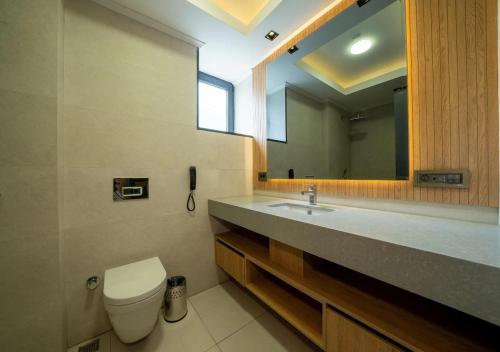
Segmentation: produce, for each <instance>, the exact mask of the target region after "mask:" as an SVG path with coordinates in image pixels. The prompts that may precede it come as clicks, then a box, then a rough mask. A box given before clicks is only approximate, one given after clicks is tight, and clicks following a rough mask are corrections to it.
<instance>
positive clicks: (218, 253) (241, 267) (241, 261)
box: [215, 241, 245, 286]
mask: <svg viewBox="0 0 500 352" xmlns="http://www.w3.org/2000/svg"><path fill="white" fill-rule="evenodd" d="M215 263H216V264H217V265H218V266H220V267H221V268H222V269H223V270H224V271H225V272H226V273H228V274H229V275H230V276H232V277H233V278H234V279H235V280H236V281H238V282H239V283H240V284H242V285H243V286H244V285H245V258H243V256H242V255H241V254H239V253H238V252H236V251H234V250H232V249H231V248H229V247H228V246H226V245H225V244H223V243H221V242H219V241H215Z"/></svg>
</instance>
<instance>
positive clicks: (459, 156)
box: [253, 0, 499, 207]
mask: <svg viewBox="0 0 500 352" xmlns="http://www.w3.org/2000/svg"><path fill="white" fill-rule="evenodd" d="M354 2H355V0H343V1H340V2H339V3H338V4H337V5H336V6H335V7H333V8H331V9H329V10H328V11H327V12H325V13H324V14H323V15H321V16H320V17H319V18H317V19H316V20H315V21H313V22H312V23H311V24H310V25H308V26H307V27H306V28H305V29H304V30H303V31H301V32H300V33H298V34H297V35H296V36H294V37H293V38H292V39H290V40H289V41H287V42H286V43H285V44H284V45H282V46H281V47H280V48H278V49H277V50H276V51H275V52H273V53H272V54H271V55H270V56H269V57H267V58H266V59H265V60H264V61H263V62H261V63H260V64H259V65H257V66H256V67H255V68H254V70H253V79H254V82H253V84H254V104H255V108H254V111H255V113H254V120H255V126H256V132H255V139H254V140H255V148H254V152H255V153H254V174H255V177H254V180H255V182H254V187H255V189H263V190H273V191H287V192H299V191H300V190H302V189H303V188H304V187H305V185H306V184H310V183H315V184H317V185H318V189H319V192H320V193H321V194H328V195H332V196H342V197H363V198H383V199H401V200H416V201H419V200H422V201H430V202H441V203H454V204H469V205H481V206H490V207H498V203H499V200H498V198H499V197H498V192H499V189H498V184H499V178H498V176H499V175H498V168H499V160H498V159H499V147H498V138H499V137H498V52H497V45H498V38H497V21H498V19H497V6H498V4H497V0H467V1H464V0H407V1H406V15H407V16H406V18H407V23H406V25H407V43H408V45H407V59H408V96H409V100H410V103H409V104H408V105H409V106H408V107H409V129H410V140H409V147H410V148H409V149H410V173H411V176H410V180H408V181H367V180H278V179H272V180H269V181H267V182H259V181H258V180H257V172H258V171H265V170H266V169H267V166H266V165H267V163H266V155H265V153H266V111H265V106H266V101H265V81H266V78H265V75H266V64H267V63H269V62H271V61H273V60H274V59H276V58H277V57H279V56H281V55H282V54H283V53H285V52H286V50H287V48H289V47H290V46H292V45H294V44H296V43H298V42H299V41H300V40H302V39H304V38H305V37H307V36H308V35H309V34H311V33H313V32H314V31H315V30H316V29H318V28H319V27H321V25H323V24H324V23H326V22H328V21H329V20H331V19H332V18H334V17H335V16H336V15H337V14H339V13H340V12H342V11H343V10H344V9H346V8H347V7H349V6H351V5H352V4H353V3H354ZM447 168H454V169H457V168H465V169H469V170H470V172H471V185H470V188H469V189H466V190H458V189H430V188H417V187H413V179H412V178H413V175H412V174H413V170H419V169H420V170H422V169H447Z"/></svg>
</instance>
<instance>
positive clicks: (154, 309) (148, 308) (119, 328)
mask: <svg viewBox="0 0 500 352" xmlns="http://www.w3.org/2000/svg"><path fill="white" fill-rule="evenodd" d="M166 278H167V273H166V272H165V268H164V267H163V265H162V264H161V262H160V259H159V258H158V257H155V258H150V259H146V260H142V261H140V262H135V263H131V264H127V265H123V266H120V267H117V268H113V269H108V270H106V271H105V273H104V308H105V309H106V311H107V312H108V315H109V319H110V321H111V325H112V326H113V329H114V330H115V332H116V334H117V335H118V337H119V338H120V340H121V341H122V342H125V343H131V342H135V341H138V340H140V339H142V338H144V337H146V336H148V335H149V334H150V333H151V331H152V330H153V328H154V326H155V324H156V322H157V320H158V312H159V311H160V308H161V304H162V301H163V296H164V294H165V290H166Z"/></svg>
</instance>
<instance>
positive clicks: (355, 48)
mask: <svg viewBox="0 0 500 352" xmlns="http://www.w3.org/2000/svg"><path fill="white" fill-rule="evenodd" d="M372 45H373V42H372V41H371V40H370V39H360V40H358V41H356V42H354V43H353V44H352V45H351V50H350V51H351V54H353V55H359V54H363V53H364V52H366V51H368V50H370V48H371V47H372Z"/></svg>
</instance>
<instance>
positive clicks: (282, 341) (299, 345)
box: [218, 313, 319, 352]
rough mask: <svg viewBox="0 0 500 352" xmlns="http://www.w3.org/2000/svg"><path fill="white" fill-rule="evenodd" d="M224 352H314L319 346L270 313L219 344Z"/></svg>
mask: <svg viewBox="0 0 500 352" xmlns="http://www.w3.org/2000/svg"><path fill="white" fill-rule="evenodd" d="M218 346H219V348H220V349H221V351H222V352H256V351H258V352H312V351H319V349H318V348H316V347H315V346H313V345H312V344H310V343H308V342H306V341H305V339H304V338H301V337H299V336H298V335H297V333H296V332H295V331H294V330H293V329H292V328H291V327H289V326H287V325H285V324H284V323H283V322H281V321H280V320H279V319H277V318H275V317H274V316H273V315H271V314H270V313H266V314H264V315H262V316H261V317H259V318H257V320H255V321H253V322H251V323H250V324H248V325H246V326H245V327H244V328H242V329H241V330H239V331H238V332H236V333H235V334H233V335H231V336H229V337H228V338H227V339H225V340H223V341H221V342H220V343H219V344H218Z"/></svg>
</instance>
